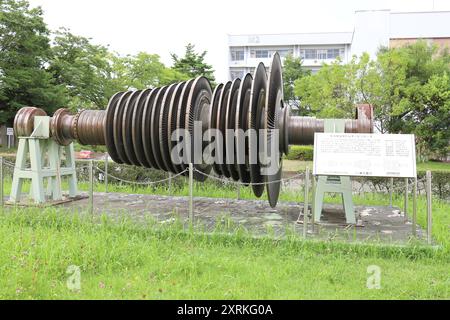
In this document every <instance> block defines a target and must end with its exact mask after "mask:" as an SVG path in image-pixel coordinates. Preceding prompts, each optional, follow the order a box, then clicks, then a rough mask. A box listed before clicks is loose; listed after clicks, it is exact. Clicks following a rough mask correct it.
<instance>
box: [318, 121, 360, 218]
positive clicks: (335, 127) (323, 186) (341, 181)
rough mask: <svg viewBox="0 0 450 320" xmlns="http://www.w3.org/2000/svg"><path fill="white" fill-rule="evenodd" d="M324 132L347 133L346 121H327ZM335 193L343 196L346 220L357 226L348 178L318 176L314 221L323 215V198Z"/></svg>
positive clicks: (350, 184) (350, 183)
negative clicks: (326, 194)
mask: <svg viewBox="0 0 450 320" xmlns="http://www.w3.org/2000/svg"><path fill="white" fill-rule="evenodd" d="M324 132H335V133H344V132H345V120H343V119H326V120H325V121H324ZM327 192H333V193H340V194H341V195H342V202H343V205H344V211H345V219H346V221H347V223H349V224H356V219H355V210H354V207H353V200H352V182H351V180H350V177H348V176H318V178H317V183H316V186H315V190H314V201H313V211H314V220H315V221H317V222H319V221H320V216H321V215H322V206H323V198H324V195H325V193H327Z"/></svg>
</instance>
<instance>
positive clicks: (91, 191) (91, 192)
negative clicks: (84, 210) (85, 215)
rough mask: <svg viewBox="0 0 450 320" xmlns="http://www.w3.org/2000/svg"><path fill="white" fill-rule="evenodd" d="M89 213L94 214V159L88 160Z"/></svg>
mask: <svg viewBox="0 0 450 320" xmlns="http://www.w3.org/2000/svg"><path fill="white" fill-rule="evenodd" d="M89 213H90V214H91V215H93V214H94V161H93V160H92V159H90V160H89Z"/></svg>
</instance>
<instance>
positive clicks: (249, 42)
mask: <svg viewBox="0 0 450 320" xmlns="http://www.w3.org/2000/svg"><path fill="white" fill-rule="evenodd" d="M352 36H353V32H313V33H281V34H238V35H228V44H229V46H255V47H257V46H260V45H262V46H271V45H273V46H283V45H286V46H290V45H293V44H299V45H302V44H303V45H327V44H350V43H351V42H352Z"/></svg>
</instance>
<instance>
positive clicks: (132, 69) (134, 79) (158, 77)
mask: <svg viewBox="0 0 450 320" xmlns="http://www.w3.org/2000/svg"><path fill="white" fill-rule="evenodd" d="M113 62H114V63H113V66H114V71H115V72H116V79H117V81H120V82H121V84H122V85H123V86H125V87H127V88H130V89H144V88H153V87H160V86H165V85H168V84H172V83H175V82H180V81H183V80H187V79H188V78H189V76H187V75H185V74H183V73H181V72H179V71H177V70H175V69H173V68H167V67H166V66H165V65H164V64H163V63H162V62H161V61H160V57H159V56H158V55H157V54H149V53H146V52H140V53H138V54H136V55H135V56H131V55H128V56H126V57H117V56H116V57H114V58H113Z"/></svg>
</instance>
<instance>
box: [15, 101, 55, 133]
mask: <svg viewBox="0 0 450 320" xmlns="http://www.w3.org/2000/svg"><path fill="white" fill-rule="evenodd" d="M46 115H47V113H46V112H45V111H44V110H42V109H41V108H36V107H23V108H21V109H20V110H19V111H18V112H17V113H16V116H15V117H14V125H13V127H14V134H15V135H16V137H23V136H24V137H27V136H30V135H31V133H32V132H33V130H34V117H35V116H46Z"/></svg>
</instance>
